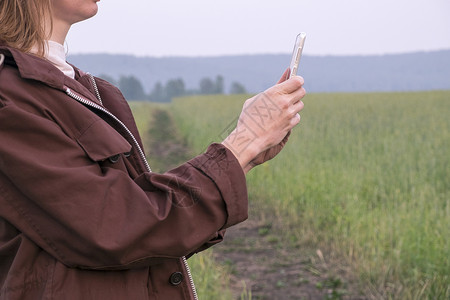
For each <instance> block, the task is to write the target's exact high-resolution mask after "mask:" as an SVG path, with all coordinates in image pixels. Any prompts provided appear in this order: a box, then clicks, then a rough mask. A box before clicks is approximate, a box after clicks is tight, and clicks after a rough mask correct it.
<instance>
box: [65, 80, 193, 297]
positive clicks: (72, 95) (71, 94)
mask: <svg viewBox="0 0 450 300" xmlns="http://www.w3.org/2000/svg"><path fill="white" fill-rule="evenodd" d="M88 76H89V78H90V80H91V83H92V85H93V87H94V90H95V93H96V96H97V99H98V100H99V101H100V103H102V100H101V98H100V93H99V91H98V87H97V84H96V82H95V79H94V76H92V75H91V74H88ZM65 92H66V94H67V95H68V96H69V97H70V98H72V99H74V100H76V101H78V102H80V103H81V104H84V105H86V106H89V107H92V108H95V109H97V110H100V111H101V112H103V113H105V114H107V115H108V116H110V117H111V118H112V119H114V120H115V121H116V122H117V123H118V124H119V125H120V126H121V127H122V128H123V129H125V131H126V132H127V134H128V135H129V136H130V137H131V139H132V141H133V144H134V146H135V147H136V149H137V150H138V153H139V156H140V158H141V160H142V162H143V163H144V165H145V168H146V169H147V171H148V172H152V170H151V168H150V165H149V164H148V162H147V158H146V157H145V154H144V151H143V150H142V148H141V146H139V143H138V141H137V139H136V138H135V136H134V135H133V133H132V132H131V131H130V130H129V129H128V127H127V126H126V125H125V124H124V123H123V122H122V121H120V120H119V118H117V117H116V116H115V115H114V114H112V113H111V112H109V111H108V110H106V109H105V108H104V107H102V106H100V105H98V104H96V103H94V102H92V101H90V100H87V99H85V98H83V97H81V96H79V95H78V94H75V93H74V92H72V90H71V89H70V88H68V87H66V88H65ZM181 259H182V261H183V264H184V267H185V268H186V273H187V274H188V278H189V284H190V285H191V289H192V293H193V294H194V299H195V300H198V295H197V290H196V289H195V284H194V279H193V278H192V273H191V268H190V267H189V264H188V262H187V259H186V256H183V257H182V258H181Z"/></svg>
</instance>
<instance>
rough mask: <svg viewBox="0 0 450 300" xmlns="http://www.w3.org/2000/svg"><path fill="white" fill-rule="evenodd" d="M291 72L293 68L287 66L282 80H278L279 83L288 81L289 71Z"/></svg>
mask: <svg viewBox="0 0 450 300" xmlns="http://www.w3.org/2000/svg"><path fill="white" fill-rule="evenodd" d="M290 72H291V69H290V68H287V69H286V71H284V73H283V75H282V76H281V78H280V80H278V82H277V84H279V83H282V82H284V81H286V80H287V79H288V78H289V73H290Z"/></svg>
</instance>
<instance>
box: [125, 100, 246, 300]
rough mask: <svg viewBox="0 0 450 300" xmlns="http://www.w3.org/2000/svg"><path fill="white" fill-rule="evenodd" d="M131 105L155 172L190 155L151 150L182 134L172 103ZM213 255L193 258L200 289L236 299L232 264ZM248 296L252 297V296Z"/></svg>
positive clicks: (222, 299) (217, 298) (221, 299)
mask: <svg viewBox="0 0 450 300" xmlns="http://www.w3.org/2000/svg"><path fill="white" fill-rule="evenodd" d="M130 106H131V109H132V111H133V115H134V117H135V119H136V124H137V126H138V129H139V132H140V134H141V138H142V142H143V144H144V148H145V149H146V152H147V153H146V154H147V157H148V158H149V162H150V164H151V167H152V170H153V171H154V172H164V171H165V170H166V167H167V165H174V164H176V163H179V161H177V160H184V159H186V153H178V155H177V157H173V155H172V152H169V154H170V155H169V156H167V153H166V154H165V155H164V156H162V157H161V155H160V153H153V151H149V150H152V149H155V144H160V145H159V146H162V147H164V146H165V144H166V143H167V142H170V141H168V140H174V141H175V142H177V140H178V139H179V138H180V137H179V136H177V134H176V133H175V132H174V128H173V124H171V120H168V117H169V114H168V112H169V110H170V106H169V105H167V104H156V103H149V102H137V101H134V102H130ZM155 150H156V149H155ZM155 152H159V151H155ZM160 160H161V161H160ZM212 255H213V253H212V251H211V250H207V251H204V252H202V253H200V254H197V255H194V256H193V257H191V258H190V259H189V265H190V268H191V271H192V273H193V276H194V282H195V286H196V289H197V292H198V294H199V295H200V298H201V299H214V300H229V299H232V294H231V291H230V289H229V281H230V275H229V274H230V273H231V271H230V267H227V266H223V265H219V264H217V263H216V262H215V260H214V258H213V256H212ZM250 295H251V294H250ZM246 299H249V300H250V299H251V297H250V298H246Z"/></svg>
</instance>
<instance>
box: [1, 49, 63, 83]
mask: <svg viewBox="0 0 450 300" xmlns="http://www.w3.org/2000/svg"><path fill="white" fill-rule="evenodd" d="M0 53H3V54H4V55H5V56H6V61H7V62H9V63H11V62H12V63H13V64H15V65H16V66H17V68H18V70H19V74H20V76H21V77H22V78H24V79H33V80H37V81H41V82H43V83H45V84H47V85H49V86H51V87H54V88H57V89H62V88H63V86H64V80H65V78H64V76H65V75H64V74H63V73H62V72H61V71H60V70H58V68H56V67H55V66H53V65H52V64H51V63H50V62H48V61H46V60H45V59H43V58H40V57H38V56H35V55H32V54H27V53H24V52H22V51H19V50H17V49H15V48H12V47H8V46H6V45H5V43H4V42H2V41H0Z"/></svg>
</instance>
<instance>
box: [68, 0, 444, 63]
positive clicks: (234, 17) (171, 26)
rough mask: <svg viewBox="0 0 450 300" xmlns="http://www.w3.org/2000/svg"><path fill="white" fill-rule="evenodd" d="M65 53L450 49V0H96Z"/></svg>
mask: <svg viewBox="0 0 450 300" xmlns="http://www.w3.org/2000/svg"><path fill="white" fill-rule="evenodd" d="M98 6H99V12H98V14H97V16H95V17H94V18H92V19H90V20H87V21H84V22H81V23H79V24H75V25H73V27H72V29H71V32H70V33H69V36H68V38H67V47H68V51H69V54H78V53H103V52H106V53H122V54H135V55H141V56H142V55H145V56H180V55H182V56H216V55H234V54H267V53H290V52H291V51H292V47H293V43H294V39H295V36H296V35H297V33H298V32H300V31H304V32H306V33H307V35H308V37H307V40H306V44H305V50H304V53H305V54H309V55H354V54H357V55H370V54H388V53H402V52H414V51H430V50H441V49H450V0H339V1H338V0H297V1H295V0H222V1H214V0H190V1H187V0H101V1H100V2H99V3H98Z"/></svg>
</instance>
